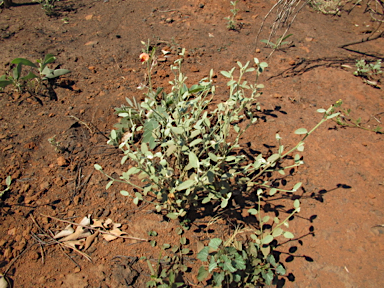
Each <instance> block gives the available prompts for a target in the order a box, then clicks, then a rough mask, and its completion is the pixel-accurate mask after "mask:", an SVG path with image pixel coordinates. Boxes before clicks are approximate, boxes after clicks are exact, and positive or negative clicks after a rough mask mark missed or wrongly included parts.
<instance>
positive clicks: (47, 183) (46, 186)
mask: <svg viewBox="0 0 384 288" xmlns="http://www.w3.org/2000/svg"><path fill="white" fill-rule="evenodd" d="M50 187H51V184H49V182H48V181H45V182H43V183H41V184H40V190H43V191H46V190H48V189H49V188H50Z"/></svg>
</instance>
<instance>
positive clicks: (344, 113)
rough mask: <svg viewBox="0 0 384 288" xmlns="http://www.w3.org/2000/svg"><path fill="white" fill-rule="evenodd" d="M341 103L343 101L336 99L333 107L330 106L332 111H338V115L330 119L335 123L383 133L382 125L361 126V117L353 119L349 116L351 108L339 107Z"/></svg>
mask: <svg viewBox="0 0 384 288" xmlns="http://www.w3.org/2000/svg"><path fill="white" fill-rule="evenodd" d="M342 105H343V101H342V100H338V101H336V103H335V104H334V105H333V108H332V112H336V111H338V112H339V115H338V116H337V117H335V118H333V119H332V120H333V121H335V122H336V123H337V124H339V125H340V126H343V127H353V128H360V129H363V130H367V131H372V132H375V133H380V134H383V133H384V131H382V127H380V126H376V127H375V128H367V127H365V126H363V123H362V122H361V117H359V118H357V119H353V118H352V117H351V109H345V108H344V107H341V106H342ZM375 119H376V118H375ZM376 120H377V119H376Z"/></svg>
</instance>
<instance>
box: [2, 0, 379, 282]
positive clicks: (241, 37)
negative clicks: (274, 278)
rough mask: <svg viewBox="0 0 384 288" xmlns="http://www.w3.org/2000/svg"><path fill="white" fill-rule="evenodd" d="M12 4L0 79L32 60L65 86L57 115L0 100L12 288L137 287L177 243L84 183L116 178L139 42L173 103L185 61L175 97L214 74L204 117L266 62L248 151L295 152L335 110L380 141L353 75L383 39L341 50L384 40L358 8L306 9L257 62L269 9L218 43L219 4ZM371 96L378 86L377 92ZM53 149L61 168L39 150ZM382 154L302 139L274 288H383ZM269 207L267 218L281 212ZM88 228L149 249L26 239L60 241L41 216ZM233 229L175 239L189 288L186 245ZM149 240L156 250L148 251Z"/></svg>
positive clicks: (335, 133)
mask: <svg viewBox="0 0 384 288" xmlns="http://www.w3.org/2000/svg"><path fill="white" fill-rule="evenodd" d="M15 2H16V3H17V4H19V5H17V6H14V7H11V8H10V9H4V10H2V11H1V13H0V45H1V51H2V56H1V58H0V75H3V74H5V73H6V72H8V71H10V66H11V65H10V61H11V60H12V59H14V58H17V57H23V58H27V59H30V60H35V59H40V58H42V57H43V56H44V55H45V54H47V53H51V54H53V55H55V56H56V57H57V60H56V62H55V63H56V64H57V65H60V67H61V68H65V69H69V70H71V73H70V74H67V75H65V76H63V77H61V79H60V80H59V81H58V83H57V84H58V85H57V87H56V88H55V92H56V93H57V100H56V101H55V100H50V99H49V97H42V96H41V95H37V96H36V95H31V94H29V93H22V94H20V93H17V92H15V91H14V90H13V88H11V87H7V88H6V89H5V90H4V91H3V92H0V107H1V113H0V124H1V126H0V163H1V165H0V180H1V183H2V185H3V189H5V179H6V177H7V176H8V175H11V176H12V184H11V189H10V190H9V191H7V192H6V193H5V194H4V195H3V197H2V200H1V204H0V205H1V209H0V219H1V228H0V250H1V252H2V253H1V256H0V268H1V269H0V272H2V273H5V271H6V270H7V277H8V278H9V279H11V281H12V282H13V285H14V287H81V288H85V287H145V283H146V282H147V281H149V279H150V271H149V269H148V266H147V262H146V261H144V260H140V259H139V258H140V257H142V256H145V257H146V258H147V259H150V261H151V263H153V264H154V265H156V263H157V259H158V258H159V253H160V252H159V251H160V250H159V247H160V246H161V245H163V244H164V243H170V244H172V245H174V244H177V243H178V239H177V237H175V235H176V233H175V231H176V229H177V228H178V227H180V225H179V224H178V223H177V221H170V222H167V221H164V219H163V217H162V216H161V215H158V214H155V213H152V212H153V211H152V210H150V209H151V207H150V206H146V205H140V206H138V207H137V206H135V205H134V204H133V203H132V202H131V201H130V200H129V199H128V198H124V197H123V196H122V195H120V193H119V191H120V190H119V189H120V188H122V187H119V186H118V185H117V186H112V187H111V188H110V189H108V190H105V185H106V184H107V182H108V181H107V180H108V179H106V177H104V176H103V175H102V174H101V173H99V172H98V171H96V170H95V169H94V164H96V163H97V164H100V165H101V166H103V167H104V169H105V171H106V172H108V173H109V174H112V175H115V176H117V175H119V174H120V173H121V171H123V170H124V169H126V168H124V166H122V165H120V159H121V153H120V152H119V150H118V149H116V148H114V147H112V146H109V145H107V144H106V141H107V137H108V136H109V133H110V131H111V129H112V128H113V125H114V124H115V123H116V122H117V116H116V115H115V114H114V108H115V107H118V106H121V105H123V104H125V103H126V102H125V98H126V97H127V98H132V97H136V98H138V99H140V98H141V97H142V92H141V91H139V90H137V87H138V86H139V85H140V84H141V83H143V81H144V77H145V76H144V75H145V69H144V66H143V65H141V63H140V60H139V57H138V56H139V54H140V53H141V49H142V44H141V41H145V42H146V41H147V40H148V39H149V40H150V43H151V45H152V46H154V47H157V48H158V55H159V57H160V56H161V55H160V54H161V52H160V50H161V49H168V50H169V51H170V52H171V53H170V54H169V58H167V59H163V60H164V61H159V62H158V66H157V67H156V69H155V73H156V74H155V75H154V85H155V86H162V87H164V88H165V90H167V89H168V90H169V89H170V85H169V84H168V81H170V80H171V76H172V73H171V71H170V65H171V64H172V63H173V60H174V59H176V58H177V53H178V52H180V49H181V48H186V51H187V57H186V59H185V62H184V64H183V67H184V68H183V69H184V72H185V74H186V75H187V76H188V80H187V82H188V83H189V84H190V85H192V84H195V83H197V81H198V80H200V79H201V78H203V77H205V76H207V75H208V74H209V71H210V69H211V68H212V69H214V71H215V73H216V75H217V77H216V78H215V81H216V83H215V85H217V87H218V91H220V93H217V97H218V98H217V99H215V102H216V103H217V102H219V101H221V100H223V99H226V97H227V94H226V84H225V83H226V80H225V78H224V77H222V76H221V75H220V73H219V72H220V71H221V70H227V71H228V70H230V69H231V68H232V67H234V66H235V65H236V61H240V62H242V63H245V62H246V61H249V60H252V59H253V58H254V57H257V58H259V59H260V60H262V61H266V62H268V64H269V67H268V69H267V71H266V72H265V73H264V74H262V76H261V78H260V83H263V84H264V85H265V89H264V94H263V95H262V96H261V97H260V104H261V108H262V110H263V112H264V113H263V117H262V118H261V119H260V121H258V122H257V123H256V124H255V125H254V126H253V127H251V129H250V130H248V133H247V135H245V136H244V137H243V138H242V140H241V143H242V144H243V145H245V146H246V145H248V147H249V148H251V149H253V150H255V151H260V152H263V153H266V154H267V153H268V152H270V151H271V150H272V151H273V149H277V147H278V146H277V144H276V140H275V134H276V133H277V132H278V133H279V134H280V136H282V138H283V142H284V144H285V145H286V146H287V147H292V145H293V144H294V143H296V142H297V141H298V140H299V139H300V138H299V136H298V135H295V134H293V132H294V131H295V130H296V129H297V128H300V127H306V128H312V127H313V126H314V125H315V124H316V123H317V122H318V121H319V119H320V118H321V115H320V114H319V113H317V112H316V110H317V109H318V108H328V107H329V106H330V105H331V104H333V103H335V102H336V101H338V100H339V99H342V100H343V102H344V104H343V106H345V107H346V108H350V109H351V111H352V112H351V117H353V118H354V119H357V118H359V117H361V122H362V123H363V124H362V125H363V126H364V127H366V128H372V129H373V128H374V127H376V126H378V125H379V126H380V125H381V126H384V124H383V123H382V122H383V121H384V93H383V89H380V88H378V87H373V86H371V85H368V84H366V83H364V82H363V79H362V78H361V77H356V76H354V75H353V72H354V71H355V63H356V60H360V59H366V60H372V61H373V60H374V61H376V60H377V59H380V58H384V48H383V47H384V39H383V38H378V39H376V40H374V41H369V42H366V43H363V44H356V45H351V46H348V48H350V49H351V50H353V51H351V50H349V51H348V50H346V49H341V48H338V47H339V46H340V45H343V44H347V43H351V42H355V41H360V40H362V39H364V38H366V37H368V36H371V37H373V36H375V35H378V34H380V33H382V32H383V31H384V30H383V27H381V28H380V29H381V30H380V29H379V30H378V31H376V32H375V35H372V32H374V29H375V28H376V27H377V26H378V23H377V22H372V21H371V17H370V15H369V13H367V12H365V8H366V1H365V0H364V1H362V2H361V4H359V5H357V6H356V7H354V9H353V10H352V11H351V12H350V13H348V11H346V9H344V10H342V11H341V13H340V15H339V16H334V15H324V14H322V13H319V12H316V11H314V10H313V9H312V8H311V7H309V6H305V7H304V8H303V9H302V10H301V11H300V13H299V14H298V16H297V18H296V19H295V21H294V22H293V24H292V27H291V29H290V32H289V33H292V34H293V35H292V36H291V37H290V38H288V39H287V41H289V42H290V43H289V44H288V45H285V46H284V47H283V48H284V49H282V50H280V51H275V52H274V53H273V55H272V56H271V57H270V58H268V59H266V57H267V56H268V55H269V54H270V52H271V49H270V48H268V47H265V45H264V44H262V43H260V40H261V39H266V38H267V37H268V33H269V31H270V25H271V24H272V18H271V19H269V18H268V20H267V22H266V24H265V26H264V29H263V31H262V32H261V34H260V36H259V40H258V41H257V42H256V36H257V34H258V31H259V28H260V25H261V22H262V19H263V18H264V16H265V15H266V14H267V12H268V11H269V10H270V8H271V7H272V6H273V4H274V3H275V2H274V1H268V0H260V1H250V0H240V1H239V2H238V4H237V8H238V9H239V13H238V15H237V16H236V21H237V24H238V26H237V30H228V29H227V27H226V24H227V20H225V19H224V17H228V16H229V15H230V9H231V5H230V1H227V0H215V1H204V0H185V1H178V0H162V1H158V0H151V1H149V0H140V1H138V0H129V1H128V0H126V1H123V0H105V1H84V0H78V1H71V0H64V1H60V2H58V3H57V12H58V14H57V15H55V16H52V17H48V16H47V15H45V12H44V10H43V9H42V6H41V4H38V3H35V2H32V3H26V2H25V1H24V0H16V1H15ZM352 7H353V5H351V4H350V6H349V7H348V8H352ZM346 8H347V7H346ZM271 17H272V16H271ZM284 29H285V28H281V29H280V30H279V31H278V33H280V34H278V33H277V36H278V35H281V34H282V32H283V31H284ZM277 36H275V38H274V39H276V38H277ZM346 65H349V66H350V67H352V68H348V67H347V66H346ZM376 80H379V81H380V80H381V84H380V83H379V85H381V86H383V85H384V83H383V78H382V76H381V79H380V77H379V78H377V79H376ZM53 136H55V140H56V141H57V142H58V143H60V146H61V147H63V148H65V149H64V150H65V151H64V152H63V153H59V152H58V151H55V147H54V146H52V145H51V144H50V143H49V142H48V139H50V138H52V137H53ZM383 139H384V138H383V134H379V133H375V132H371V131H366V130H363V129H359V128H343V127H341V126H340V125H337V124H336V123H335V122H334V121H328V122H326V123H325V124H324V125H323V126H321V127H320V128H319V129H318V130H317V131H316V132H315V133H314V134H313V135H311V136H310V138H308V140H307V142H306V148H305V151H304V152H303V156H304V161H305V165H303V166H301V167H299V169H298V171H297V173H295V174H294V176H293V177H290V178H288V179H287V181H288V182H289V183H296V182H299V181H301V182H303V189H300V191H298V192H297V193H298V195H299V196H300V197H299V198H300V201H301V203H302V207H301V212H300V213H299V214H298V215H297V216H295V217H294V219H292V221H290V231H292V232H293V233H294V234H295V236H296V238H295V239H293V240H290V241H285V242H284V241H282V242H280V243H279V246H278V247H277V248H276V250H277V251H278V252H279V255H280V261H281V262H282V263H283V264H284V266H285V267H286V269H287V275H286V276H285V277H282V279H280V281H279V283H278V287H347V288H352V287H354V288H355V287H364V288H369V287H372V288H377V287H384V274H383V271H384V227H381V226H380V225H381V224H384V176H383V175H384V164H383V163H384V141H383ZM0 188H1V187H0ZM125 189H127V188H125ZM281 196H282V195H280V198H279V197H277V198H276V199H275V200H274V204H275V205H277V204H279V203H280V204H281V203H283V204H284V203H285V204H284V205H285V206H283V207H288V208H289V207H292V203H291V202H290V200H289V199H287V197H281ZM283 196H284V195H283ZM279 199H280V200H279ZM279 201H280V202H279ZM284 201H285V202H284ZM287 201H288V202H287ZM248 208H249V207H248ZM288 208H287V209H288ZM237 212H239V213H238V214H239V215H243V214H244V213H242V211H237ZM89 214H92V217H94V218H99V219H106V218H111V219H112V220H113V221H114V222H118V223H121V224H122V228H121V229H122V230H123V231H126V232H127V233H128V235H129V236H132V237H137V238H143V239H149V240H156V241H157V243H158V245H157V246H156V247H151V245H150V243H149V242H143V241H137V240H132V239H123V238H121V239H116V240H114V241H111V242H107V241H105V240H103V238H101V237H100V235H99V236H98V237H97V239H96V240H95V242H94V243H93V244H92V245H91V246H90V247H89V248H88V249H87V250H86V251H85V253H86V254H87V255H89V256H90V257H91V260H92V261H88V260H87V259H85V257H82V256H80V255H79V254H78V253H76V252H74V251H71V250H70V249H64V250H63V251H62V249H61V248H60V246H59V245H57V244H56V245H55V244H52V245H48V244H47V243H43V242H42V241H43V240H41V239H40V240H38V239H37V238H36V237H37V236H36V235H38V234H41V233H42V231H45V232H46V233H49V231H52V233H56V232H57V231H60V230H63V229H64V228H65V226H67V224H66V223H63V222H61V221H58V220H55V219H52V218H49V217H47V216H53V217H56V218H58V219H62V220H64V219H65V220H67V221H73V222H76V223H79V221H80V220H81V219H82V218H83V217H84V216H87V215H89ZM230 215H232V214H228V216H227V217H223V218H222V219H220V220H219V221H218V222H216V223H215V224H212V225H209V223H210V221H211V220H212V219H210V217H209V216H205V217H204V218H201V219H197V220H196V221H195V222H193V223H192V227H191V229H190V230H188V231H186V232H185V234H184V236H185V237H186V238H187V239H188V242H187V244H186V247H187V248H189V249H191V250H193V251H194V253H193V254H191V255H188V257H187V259H186V262H185V264H186V265H187V266H188V267H189V268H190V269H189V270H188V272H187V273H185V275H184V276H183V281H184V283H185V287H204V284H203V283H198V281H197V279H196V274H197V269H198V267H199V263H198V262H199V260H196V253H195V251H196V241H197V240H200V241H203V242H204V243H206V242H207V239H209V238H213V237H226V236H228V235H229V234H230V233H231V229H229V228H223V227H232V226H231V225H224V224H231V223H232V224H233V223H236V221H237V220H236V219H235V218H236V217H234V216H230ZM38 225H39V227H40V228H39V227H38ZM39 229H41V230H39ZM149 231H156V232H157V233H158V236H149V234H148V232H149ZM41 237H42V236H41ZM45 244H47V245H45ZM64 252H65V253H66V254H65V253H64ZM8 268H9V269H8Z"/></svg>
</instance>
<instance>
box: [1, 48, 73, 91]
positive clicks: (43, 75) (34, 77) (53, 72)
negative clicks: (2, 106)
mask: <svg viewBox="0 0 384 288" xmlns="http://www.w3.org/2000/svg"><path fill="white" fill-rule="evenodd" d="M55 60H56V57H55V56H53V55H52V54H47V55H46V56H45V57H44V59H42V60H36V62H37V64H35V63H33V62H31V61H29V60H28V59H24V58H16V59H13V60H12V61H11V64H14V65H15V67H14V69H13V70H12V74H11V73H9V74H8V75H2V76H0V88H5V87H7V86H8V85H13V86H14V87H15V88H16V90H17V91H19V92H24V91H25V90H27V91H28V92H30V93H32V94H39V93H41V92H42V90H43V83H45V82H47V84H46V87H47V88H48V90H49V91H51V89H52V90H53V88H52V84H53V83H52V80H53V79H55V78H57V77H59V76H62V75H65V74H68V73H70V72H71V71H69V70H67V69H50V68H49V67H48V64H51V63H53V62H54V61H55ZM23 66H29V67H32V68H35V69H37V71H38V74H35V73H33V72H32V71H29V72H28V74H27V75H26V76H21V75H22V69H23Z"/></svg>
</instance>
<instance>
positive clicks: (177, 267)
mask: <svg viewBox="0 0 384 288" xmlns="http://www.w3.org/2000/svg"><path fill="white" fill-rule="evenodd" d="M176 233H177V234H178V235H179V237H180V241H179V245H175V246H173V247H171V245H170V244H167V243H165V244H163V245H162V247H161V249H162V252H161V253H160V255H159V259H158V261H157V264H156V269H154V267H153V265H152V264H151V262H150V261H149V260H147V264H148V268H149V270H150V271H151V280H150V281H148V282H147V283H146V287H162V288H177V287H182V286H184V283H183V282H179V281H177V280H176V278H177V277H178V275H180V274H181V273H184V272H186V271H187V269H188V267H187V266H186V265H184V263H183V256H185V255H187V254H190V253H191V251H190V250H189V249H188V248H183V247H184V245H186V244H187V242H188V240H187V238H186V237H184V236H182V235H183V230H182V229H181V228H178V229H176ZM165 251H169V252H170V253H171V254H172V255H171V256H168V255H166V256H164V257H162V254H163V252H165Z"/></svg>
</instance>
